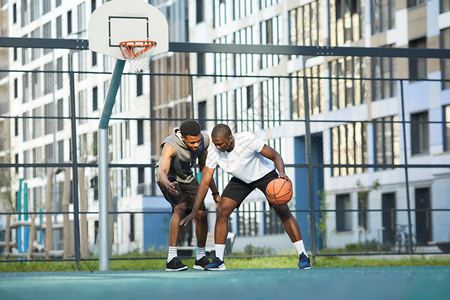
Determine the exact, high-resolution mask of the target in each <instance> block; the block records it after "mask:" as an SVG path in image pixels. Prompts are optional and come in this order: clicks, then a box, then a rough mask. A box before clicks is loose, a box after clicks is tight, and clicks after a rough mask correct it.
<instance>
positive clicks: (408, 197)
mask: <svg viewBox="0 0 450 300" xmlns="http://www.w3.org/2000/svg"><path fill="white" fill-rule="evenodd" d="M400 93H401V101H402V126H403V145H404V151H403V154H404V160H405V162H404V164H405V186H406V205H407V211H408V233H409V247H408V252H409V254H411V253H412V252H413V247H412V224H411V197H410V195H409V175H408V147H407V144H406V124H405V123H406V119H405V98H404V96H405V95H404V93H403V80H400Z"/></svg>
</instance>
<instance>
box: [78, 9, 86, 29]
mask: <svg viewBox="0 0 450 300" xmlns="http://www.w3.org/2000/svg"><path fill="white" fill-rule="evenodd" d="M77 23H78V34H80V35H82V34H83V33H84V32H85V31H86V4H85V3H84V2H83V3H81V4H80V5H78V9H77Z"/></svg>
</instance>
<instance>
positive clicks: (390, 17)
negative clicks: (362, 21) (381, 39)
mask: <svg viewBox="0 0 450 300" xmlns="http://www.w3.org/2000/svg"><path fill="white" fill-rule="evenodd" d="M370 4H371V16H370V18H371V25H372V34H376V33H380V32H385V31H387V30H389V29H392V28H394V27H395V0H371V1H370Z"/></svg>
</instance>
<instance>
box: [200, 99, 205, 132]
mask: <svg viewBox="0 0 450 300" xmlns="http://www.w3.org/2000/svg"><path fill="white" fill-rule="evenodd" d="M205 119H206V101H199V102H198V122H199V123H200V128H201V129H202V130H205V129H206V120H205Z"/></svg>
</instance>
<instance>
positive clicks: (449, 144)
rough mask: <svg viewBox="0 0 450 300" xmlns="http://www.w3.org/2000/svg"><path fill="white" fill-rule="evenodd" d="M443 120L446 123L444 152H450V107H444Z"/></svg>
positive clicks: (444, 125) (444, 124)
mask: <svg viewBox="0 0 450 300" xmlns="http://www.w3.org/2000/svg"><path fill="white" fill-rule="evenodd" d="M442 120H443V121H444V123H443V127H444V130H443V132H444V151H450V105H445V106H443V107H442Z"/></svg>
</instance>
